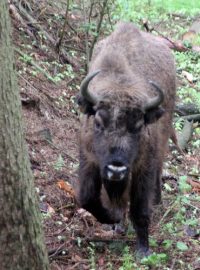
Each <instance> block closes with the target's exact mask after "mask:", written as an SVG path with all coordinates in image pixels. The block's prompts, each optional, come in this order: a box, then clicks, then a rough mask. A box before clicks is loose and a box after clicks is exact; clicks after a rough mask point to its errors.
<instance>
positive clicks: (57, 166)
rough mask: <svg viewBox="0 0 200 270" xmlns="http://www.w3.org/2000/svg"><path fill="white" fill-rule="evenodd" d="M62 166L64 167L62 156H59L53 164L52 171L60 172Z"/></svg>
mask: <svg viewBox="0 0 200 270" xmlns="http://www.w3.org/2000/svg"><path fill="white" fill-rule="evenodd" d="M64 165H65V162H64V159H63V157H62V155H59V156H58V159H57V161H56V162H55V164H54V169H55V170H56V171H60V170H62V168H63V167H64Z"/></svg>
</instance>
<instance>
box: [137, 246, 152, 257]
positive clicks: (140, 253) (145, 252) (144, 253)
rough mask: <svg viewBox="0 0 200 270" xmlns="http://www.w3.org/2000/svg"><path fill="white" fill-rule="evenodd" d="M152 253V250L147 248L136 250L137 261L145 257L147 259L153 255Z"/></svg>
mask: <svg viewBox="0 0 200 270" xmlns="http://www.w3.org/2000/svg"><path fill="white" fill-rule="evenodd" d="M151 254H152V252H151V251H150V249H148V248H146V247H140V248H138V249H137V250H136V254H135V255H136V259H138V260H141V259H143V258H144V257H147V256H149V255H151Z"/></svg>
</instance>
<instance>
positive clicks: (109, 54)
mask: <svg viewBox="0 0 200 270" xmlns="http://www.w3.org/2000/svg"><path fill="white" fill-rule="evenodd" d="M96 70H101V72H100V73H99V74H98V75H97V76H96V77H94V78H93V79H92V81H91V82H90V84H89V87H88V88H89V92H92V93H94V94H95V95H96V96H98V97H99V100H100V102H99V103H98V104H96V105H95V107H93V110H94V112H93V113H92V114H89V113H87V110H86V111H85V115H84V116H83V117H82V119H81V133H80V190H79V194H78V200H79V202H80V204H81V206H82V207H84V208H86V209H87V210H88V211H90V212H91V213H92V214H93V215H94V216H96V217H97V219H98V220H99V221H101V222H107V223H112V222H115V221H119V220H120V219H121V218H122V217H123V215H124V210H123V208H125V207H126V204H127V202H128V201H130V218H131V220H132V222H133V225H134V227H135V228H136V232H137V239H138V249H139V251H140V252H142V253H145V254H147V253H148V226H149V217H150V212H151V210H150V205H151V203H152V201H153V200H154V199H155V198H156V201H157V202H158V201H159V200H160V178H161V173H162V164H163V160H164V155H165V151H166V147H167V141H168V138H169V136H170V133H171V128H172V113H173V108H174V101H175V88H176V86H175V77H176V72H175V66H174V59H173V57H172V55H171V52H170V50H169V49H168V48H167V47H166V46H165V45H164V44H161V43H160V42H158V41H157V39H155V38H154V37H153V36H152V35H151V36H150V35H149V34H147V33H144V32H141V31H139V30H138V29H137V28H136V27H135V26H134V25H133V24H132V23H119V24H118V25H117V27H116V30H115V31H114V32H113V33H112V34H111V35H110V36H108V37H107V38H105V39H104V40H102V41H100V42H99V43H97V45H96V47H95V50H94V53H93V57H92V60H91V63H90V71H89V72H90V73H91V72H94V71H96ZM149 80H151V81H153V82H155V83H156V84H157V85H158V86H159V87H160V88H161V89H162V90H163V92H164V97H165V98H164V102H163V103H162V104H161V106H162V109H164V111H165V113H164V114H163V116H162V117H161V114H159V113H158V112H159V110H161V106H159V108H157V109H155V110H152V111H150V112H144V114H143V111H142V107H143V106H144V105H145V104H146V103H147V102H148V100H149V99H150V98H151V97H153V96H155V95H156V92H155V90H154V89H153V87H152V85H150V83H149ZM84 102H85V103H84ZM84 102H83V103H82V104H83V106H85V104H87V101H86V100H85V101H84ZM87 106H90V107H92V105H91V104H89V103H88V104H87ZM102 113H103V114H104V115H103V116H102ZM130 115H132V116H133V118H132V120H131V119H130ZM148 119H150V120H148ZM97 121H98V122H99V121H100V124H102V123H101V122H104V123H103V124H102V125H103V131H95V127H94V125H95V122H97ZM131 121H132V122H131ZM129 123H130V124H129ZM129 125H130V126H132V130H131V131H130V130H129ZM138 127H139V129H138ZM127 129H128V130H127ZM112 149H120V150H122V151H123V153H124V157H127V159H128V160H129V161H130V162H129V163H130V164H129V165H130V167H131V168H130V173H129V175H128V177H127V179H126V181H124V183H121V184H119V183H118V184H116V183H112V184H110V183H107V182H105V183H104V179H103V178H104V177H103V165H102V164H104V163H105V164H107V163H106V162H107V159H108V158H109V157H110V153H111V152H112ZM132 153H134V158H133V156H131V155H132ZM128 155H129V156H128ZM108 182H109V181H108ZM106 183H107V184H108V186H107V185H106ZM104 184H105V185H104ZM110 185H111V186H110ZM117 185H118V186H117ZM120 189H121V190H122V192H121V193H120ZM114 190H115V191H114Z"/></svg>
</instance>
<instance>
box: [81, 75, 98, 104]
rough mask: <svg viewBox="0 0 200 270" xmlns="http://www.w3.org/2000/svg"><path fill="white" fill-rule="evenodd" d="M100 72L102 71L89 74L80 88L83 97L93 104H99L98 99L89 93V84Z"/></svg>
mask: <svg viewBox="0 0 200 270" xmlns="http://www.w3.org/2000/svg"><path fill="white" fill-rule="evenodd" d="M99 72H100V70H97V71H95V72H92V73H91V74H88V75H87V76H86V77H85V79H84V80H83V81H82V83H81V86H80V91H81V95H82V96H83V97H84V98H85V99H86V100H87V101H89V102H91V103H92V104H96V103H97V97H95V96H94V95H92V93H89V91H88V84H89V83H90V81H91V80H92V79H93V78H94V77H95V76H96V75H97V74H98V73H99Z"/></svg>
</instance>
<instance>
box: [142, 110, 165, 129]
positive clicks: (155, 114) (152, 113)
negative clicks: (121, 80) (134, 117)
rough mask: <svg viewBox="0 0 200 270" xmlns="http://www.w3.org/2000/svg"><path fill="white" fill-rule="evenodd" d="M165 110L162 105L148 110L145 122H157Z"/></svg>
mask: <svg viewBox="0 0 200 270" xmlns="http://www.w3.org/2000/svg"><path fill="white" fill-rule="evenodd" d="M164 112H165V110H164V109H163V108H161V107H158V108H154V109H152V110H149V111H146V112H145V115H144V122H145V124H147V125H148V124H152V123H154V122H156V121H157V120H158V119H159V118H160V117H161V116H162V115H163V114H164Z"/></svg>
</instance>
